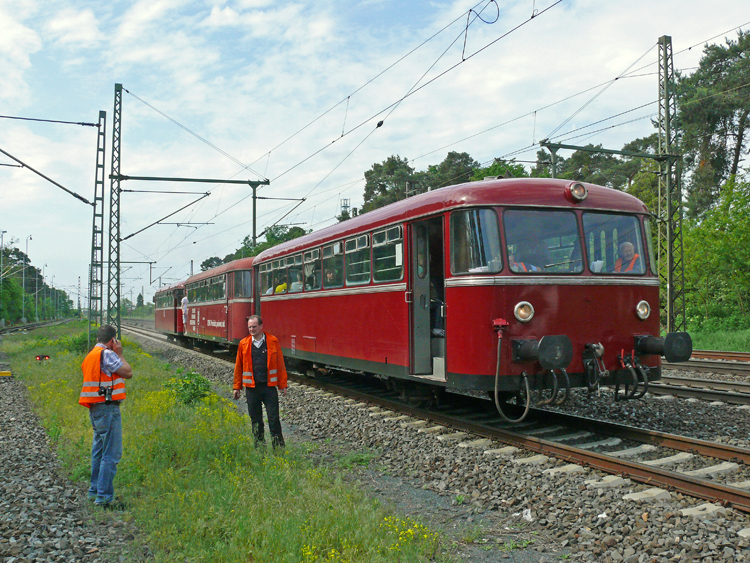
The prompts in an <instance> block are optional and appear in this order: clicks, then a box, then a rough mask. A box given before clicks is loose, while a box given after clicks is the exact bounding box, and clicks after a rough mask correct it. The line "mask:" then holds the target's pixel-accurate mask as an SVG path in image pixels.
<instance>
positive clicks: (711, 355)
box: [693, 350, 750, 362]
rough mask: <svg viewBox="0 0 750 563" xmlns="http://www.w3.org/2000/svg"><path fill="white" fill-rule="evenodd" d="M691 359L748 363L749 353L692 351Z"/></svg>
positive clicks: (749, 360)
mask: <svg viewBox="0 0 750 563" xmlns="http://www.w3.org/2000/svg"><path fill="white" fill-rule="evenodd" d="M693 358H696V359H703V360H725V361H726V360H731V361H735V362H750V352H720V351H716V350H693Z"/></svg>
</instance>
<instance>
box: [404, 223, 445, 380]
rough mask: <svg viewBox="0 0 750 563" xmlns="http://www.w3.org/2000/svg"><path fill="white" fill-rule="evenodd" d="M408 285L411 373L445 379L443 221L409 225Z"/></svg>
mask: <svg viewBox="0 0 750 563" xmlns="http://www.w3.org/2000/svg"><path fill="white" fill-rule="evenodd" d="M409 249H410V250H409V253H410V260H409V263H410V272H409V278H410V282H411V295H412V300H411V311H410V320H411V326H410V329H411V330H410V341H411V342H410V359H411V373H412V374H414V375H426V376H427V375H429V376H432V377H433V378H437V379H440V380H444V379H445V369H444V367H443V366H444V365H445V331H444V330H443V329H442V326H443V323H442V315H443V312H444V307H443V305H442V303H443V300H442V297H441V295H442V289H443V287H444V286H445V279H444V275H445V274H444V272H445V268H444V267H443V224H442V217H436V218H433V219H428V220H426V221H420V222H418V223H414V224H412V225H411V237H410V240H409Z"/></svg>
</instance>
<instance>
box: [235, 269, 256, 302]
mask: <svg viewBox="0 0 750 563" xmlns="http://www.w3.org/2000/svg"><path fill="white" fill-rule="evenodd" d="M234 296H235V297H252V296H253V272H252V270H239V271H237V272H235V273H234Z"/></svg>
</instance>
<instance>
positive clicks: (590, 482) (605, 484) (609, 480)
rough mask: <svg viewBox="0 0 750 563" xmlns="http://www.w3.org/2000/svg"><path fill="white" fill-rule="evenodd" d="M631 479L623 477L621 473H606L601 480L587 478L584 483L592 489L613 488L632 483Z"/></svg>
mask: <svg viewBox="0 0 750 563" xmlns="http://www.w3.org/2000/svg"><path fill="white" fill-rule="evenodd" d="M630 482H631V481H630V479H623V478H622V477H620V476H619V475H606V476H605V477H604V478H603V479H602V480H601V481H597V480H596V479H587V480H586V481H584V484H585V485H586V486H587V487H589V488H591V489H613V488H614V487H623V486H625V485H630Z"/></svg>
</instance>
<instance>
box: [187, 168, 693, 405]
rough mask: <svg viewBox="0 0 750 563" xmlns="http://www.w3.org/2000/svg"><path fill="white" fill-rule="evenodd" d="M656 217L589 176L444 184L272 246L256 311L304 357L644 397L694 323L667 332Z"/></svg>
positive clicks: (450, 378) (398, 383)
mask: <svg viewBox="0 0 750 563" xmlns="http://www.w3.org/2000/svg"><path fill="white" fill-rule="evenodd" d="M652 228H653V219H652V216H651V214H650V213H649V211H648V209H647V208H646V206H645V205H644V204H643V203H642V202H641V201H639V200H638V199H636V198H635V197H633V196H630V195H629V194H626V193H623V192H620V191H617V190H613V189H609V188H605V187H601V186H596V185H592V184H583V183H580V182H572V181H568V180H559V179H558V180H555V179H544V178H527V179H509V180H486V181H482V182H472V183H467V184H462V185H457V186H451V187H447V188H441V189H438V190H434V191H431V192H428V193H425V194H421V195H418V196H415V197H412V198H409V199H407V200H404V201H400V202H397V203H394V204H391V205H389V206H387V207H384V208H381V209H377V210H374V211H371V212H369V213H366V214H364V215H360V216H359V217H355V218H353V219H350V220H347V221H344V222H342V223H339V224H337V225H334V226H332V227H328V228H326V229H322V230H320V231H317V232H314V233H311V234H308V235H305V236H303V237H300V238H297V239H294V240H292V241H290V242H287V243H284V244H281V245H278V246H276V247H274V248H271V249H269V250H266V251H264V252H263V253H262V254H260V255H259V256H257V257H256V258H255V261H254V263H253V266H254V268H255V270H256V290H255V294H254V299H255V303H256V310H258V311H259V312H260V313H262V315H263V319H264V323H265V326H266V329H267V330H268V331H269V332H271V333H272V334H274V335H275V336H276V337H278V338H279V341H280V343H281V346H282V348H283V351H284V354H285V356H286V357H287V358H288V359H289V360H290V361H291V362H296V363H298V364H300V366H301V367H303V368H305V367H307V368H310V369H312V368H319V369H325V368H328V367H332V368H338V369H344V370H352V371H357V372H366V373H370V374H375V375H377V376H379V377H382V378H386V379H388V380H389V381H390V382H391V383H392V384H393V385H394V386H395V387H398V388H400V389H402V390H410V389H411V388H413V387H414V386H413V385H412V384H413V383H415V382H419V383H428V384H430V385H431V389H442V390H447V391H455V392H481V393H487V392H489V393H490V394H491V395H494V397H495V401H496V402H498V400H499V399H503V398H508V397H511V396H515V395H518V394H519V392H520V395H521V396H524V393H525V397H526V398H525V401H526V406H527V407H528V405H529V401H530V396H531V391H533V390H542V389H546V390H547V391H546V393H547V395H548V398H547V399H545V401H544V402H546V403H549V402H556V403H559V402H561V401H562V400H564V399H565V398H567V396H568V394H569V393H568V389H569V388H570V387H573V386H575V387H588V388H590V389H593V388H596V387H597V386H598V385H599V384H614V385H618V386H619V385H624V386H625V394H624V395H622V394H620V395H616V397H618V398H635V397H638V396H640V395H642V394H643V393H645V390H646V388H647V386H648V382H649V381H653V380H656V379H659V378H660V377H661V360H660V356H661V355H663V354H664V355H666V356H667V358H668V359H669V360H670V361H681V360H686V359H687V358H689V356H690V354H691V351H692V343H691V341H690V337H689V335H687V333H670V334H668V335H666V337H661V336H660V322H659V311H658V307H659V278H658V275H657V271H656V259H655V254H654V249H653V244H652ZM219 269H220V268H219ZM219 269H217V270H214V271H212V272H211V273H209V272H206V273H205V276H204V278H203V280H202V281H204V282H206V283H207V282H208V279H209V278H210V279H213V276H215V275H216V273H215V272H217V271H218V270H219ZM196 278H197V276H196ZM194 283H195V280H194V278H191V280H189V281H188V295H189V296H190V292H191V289H190V288H191V287H192V285H191V284H193V285H194ZM192 301H193V299H191V302H192ZM222 303H224V302H218V301H217V305H219V306H221V304H222ZM206 310H207V309H204V308H203V307H201V315H204V311H206ZM192 318H193V317H191V319H192ZM243 318H244V317H243ZM193 322H194V321H193V320H189V322H188V333H192V334H195V335H198V334H199V333H198V332H196V331H195V329H194V327H195V324H191V323H193ZM203 330H205V331H206V332H203V333H200V334H201V336H202V337H203V335H204V334H206V333H207V331H208V327H207V326H206V328H205V329H203ZM242 332H244V333H245V334H246V330H244V331H241V334H242ZM217 335H218V332H217ZM420 388H423V386H420ZM540 402H541V401H540ZM498 408H499V409H500V405H499V404H498Z"/></svg>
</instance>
